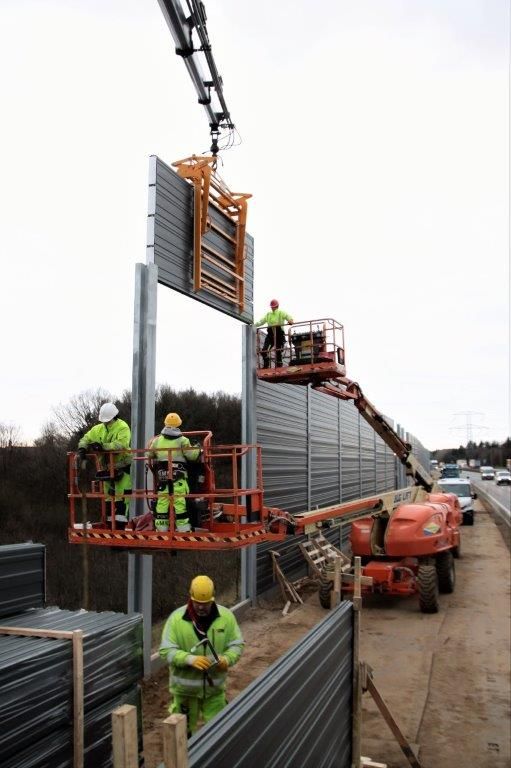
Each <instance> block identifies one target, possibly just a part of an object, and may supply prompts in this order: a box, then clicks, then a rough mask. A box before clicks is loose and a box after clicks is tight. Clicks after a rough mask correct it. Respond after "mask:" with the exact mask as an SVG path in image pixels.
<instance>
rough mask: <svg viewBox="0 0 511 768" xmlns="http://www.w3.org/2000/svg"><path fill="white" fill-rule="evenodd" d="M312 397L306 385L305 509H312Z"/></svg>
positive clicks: (309, 387) (309, 388)
mask: <svg viewBox="0 0 511 768" xmlns="http://www.w3.org/2000/svg"><path fill="white" fill-rule="evenodd" d="M311 421H312V395H311V385H310V384H307V507H306V509H312V488H311V486H312V445H311V443H312V441H311V434H312V425H311Z"/></svg>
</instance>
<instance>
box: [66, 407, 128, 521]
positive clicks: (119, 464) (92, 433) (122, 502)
mask: <svg viewBox="0 0 511 768" xmlns="http://www.w3.org/2000/svg"><path fill="white" fill-rule="evenodd" d="M118 414H119V409H118V408H117V406H116V405H115V404H114V403H103V405H102V406H101V408H100V409H99V415H98V419H99V424H96V425H95V426H94V427H92V429H89V431H88V432H86V433H85V434H84V436H83V437H82V438H81V440H80V441H79V443H78V454H79V455H80V457H81V458H82V459H84V458H85V457H86V455H87V454H88V453H98V454H99V463H100V466H101V470H100V471H99V472H98V475H97V478H98V479H101V478H105V482H104V483H103V488H104V492H105V493H106V494H108V495H109V496H113V497H114V501H115V521H116V524H118V527H122V526H123V525H125V524H126V523H127V522H128V517H129V506H130V503H129V502H130V500H129V498H128V499H126V498H123V496H126V495H129V494H131V477H130V469H131V454H130V453H129V450H130V446H131V430H130V428H129V426H128V424H127V423H126V422H125V421H123V420H122V419H120V418H119V416H118ZM108 451H118V453H114V454H113V475H112V473H111V461H110V456H109V455H108ZM123 451H126V452H125V453H124V452H123Z"/></svg>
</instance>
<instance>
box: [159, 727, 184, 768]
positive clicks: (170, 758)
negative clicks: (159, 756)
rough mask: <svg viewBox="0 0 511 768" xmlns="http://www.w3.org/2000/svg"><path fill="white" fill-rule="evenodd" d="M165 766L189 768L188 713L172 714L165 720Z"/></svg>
mask: <svg viewBox="0 0 511 768" xmlns="http://www.w3.org/2000/svg"><path fill="white" fill-rule="evenodd" d="M163 764H164V766H165V768H188V743H187V726H186V715H177V714H176V715H170V716H169V717H167V719H166V720H164V721H163Z"/></svg>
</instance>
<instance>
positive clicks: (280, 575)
mask: <svg viewBox="0 0 511 768" xmlns="http://www.w3.org/2000/svg"><path fill="white" fill-rule="evenodd" d="M270 556H271V561H272V568H273V578H274V579H275V581H277V582H278V584H279V587H280V591H281V592H282V597H283V599H284V603H285V605H284V608H283V609H282V615H283V616H286V615H287V613H288V611H289V608H290V606H291V603H300V605H303V600H302V598H301V597H300V595H299V593H298V589H299V588H300V587H303V586H304V585H305V584H310V582H311V581H312V580H311V579H310V578H309V577H308V576H306V577H305V578H303V579H297V580H296V581H290V580H289V579H288V578H287V577H286V575H285V574H284V571H283V570H282V568H281V567H280V565H279V564H278V558H279V557H280V553H279V552H276V551H275V550H274V549H270Z"/></svg>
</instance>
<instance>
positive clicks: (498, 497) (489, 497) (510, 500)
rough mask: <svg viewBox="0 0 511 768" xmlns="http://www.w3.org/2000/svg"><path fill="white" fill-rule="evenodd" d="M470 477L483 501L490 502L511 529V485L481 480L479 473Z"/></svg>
mask: <svg viewBox="0 0 511 768" xmlns="http://www.w3.org/2000/svg"><path fill="white" fill-rule="evenodd" d="M469 477H470V481H471V483H472V486H473V487H474V489H475V491H476V493H479V494H480V496H481V499H482V500H483V501H485V502H489V503H490V504H491V506H492V507H493V511H494V512H495V514H496V515H497V516H498V517H499V518H500V519H501V521H502V522H503V523H505V524H506V525H507V526H508V527H511V485H497V484H496V483H495V481H494V480H481V478H480V476H479V475H477V473H470V475H469Z"/></svg>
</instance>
